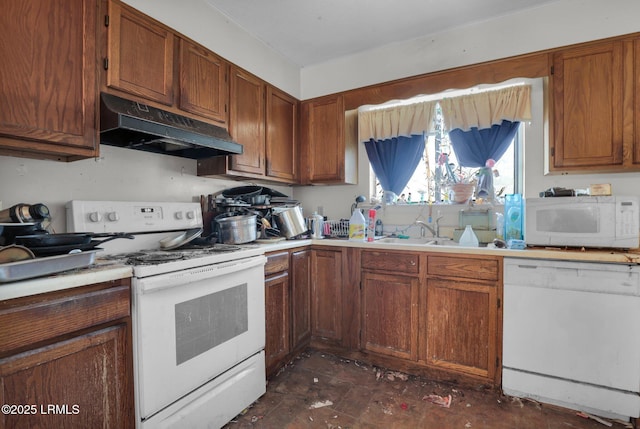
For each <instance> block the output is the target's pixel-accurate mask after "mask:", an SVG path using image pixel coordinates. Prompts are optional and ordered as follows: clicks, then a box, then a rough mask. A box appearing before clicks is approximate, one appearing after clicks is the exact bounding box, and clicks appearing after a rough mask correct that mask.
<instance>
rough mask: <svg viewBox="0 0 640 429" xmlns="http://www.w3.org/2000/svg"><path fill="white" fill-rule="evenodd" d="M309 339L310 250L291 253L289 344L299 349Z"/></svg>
mask: <svg viewBox="0 0 640 429" xmlns="http://www.w3.org/2000/svg"><path fill="white" fill-rule="evenodd" d="M310 339H311V250H299V251H296V252H292V253H291V342H292V347H291V348H292V349H299V348H302V347H304V346H305V345H307V344H308V343H309V340H310Z"/></svg>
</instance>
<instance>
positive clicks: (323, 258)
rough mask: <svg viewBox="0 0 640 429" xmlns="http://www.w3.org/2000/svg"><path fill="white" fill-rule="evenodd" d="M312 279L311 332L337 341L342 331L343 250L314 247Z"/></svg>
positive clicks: (339, 340) (340, 337)
mask: <svg viewBox="0 0 640 429" xmlns="http://www.w3.org/2000/svg"><path fill="white" fill-rule="evenodd" d="M311 278H312V282H311V294H312V303H311V334H312V335H313V336H314V337H320V338H324V339H328V340H332V341H335V342H338V343H339V342H341V340H342V334H343V332H342V312H343V307H342V306H343V302H342V286H343V285H342V250H325V249H313V251H312V254H311ZM345 305H348V304H347V303H345Z"/></svg>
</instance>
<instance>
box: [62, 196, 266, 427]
mask: <svg viewBox="0 0 640 429" xmlns="http://www.w3.org/2000/svg"><path fill="white" fill-rule="evenodd" d="M201 226H202V213H201V210H200V205H199V204H197V203H167V202H114V201H71V202H70V203H68V204H67V230H68V231H69V232H128V233H131V234H134V235H135V237H136V238H135V239H134V240H113V241H110V242H108V243H104V245H101V247H104V249H105V252H104V258H105V259H114V260H118V261H122V262H125V263H127V264H130V265H132V267H133V279H132V295H133V296H132V321H133V352H134V376H135V383H134V385H135V400H136V421H137V427H138V428H154V429H155V428H204V427H206V428H216V427H221V426H223V425H224V424H226V423H227V422H228V421H229V420H231V419H232V418H233V417H234V416H236V415H237V414H238V413H240V412H241V411H242V410H243V409H244V408H246V407H247V406H248V405H250V404H251V403H252V402H254V401H255V400H256V399H257V398H258V397H260V396H261V395H262V394H264V393H265V391H266V381H265V380H266V377H265V360H264V345H265V310H264V303H265V302H264V264H265V262H266V258H265V256H264V251H263V250H262V249H260V247H259V246H255V245H250V244H249V245H241V246H230V245H224V244H213V245H212V244H208V243H205V244H200V245H189V244H187V245H185V246H183V247H179V248H178V249H175V250H159V247H160V240H161V239H163V238H167V237H172V236H176V235H177V234H180V233H182V232H183V231H185V230H187V229H190V228H194V227H201Z"/></svg>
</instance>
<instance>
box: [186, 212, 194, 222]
mask: <svg viewBox="0 0 640 429" xmlns="http://www.w3.org/2000/svg"><path fill="white" fill-rule="evenodd" d="M195 218H196V214H195V212H187V219H192V220H193V219H195Z"/></svg>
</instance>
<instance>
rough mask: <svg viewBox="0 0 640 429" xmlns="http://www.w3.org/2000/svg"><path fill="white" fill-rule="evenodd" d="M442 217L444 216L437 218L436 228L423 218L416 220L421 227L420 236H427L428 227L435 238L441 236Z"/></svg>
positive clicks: (416, 223)
mask: <svg viewBox="0 0 640 429" xmlns="http://www.w3.org/2000/svg"><path fill="white" fill-rule="evenodd" d="M440 219H442V216H440V217H438V218H436V222H435V228H434V227H432V226H431V225H429V224H427V223H425V222H423V221H421V220H417V221H415V223H414V224H415V225H418V226H419V227H420V237H422V238H424V237H425V236H426V234H425V232H424V230H425V229H428V230H429V232H431V235H433V238H439V237H440Z"/></svg>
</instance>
